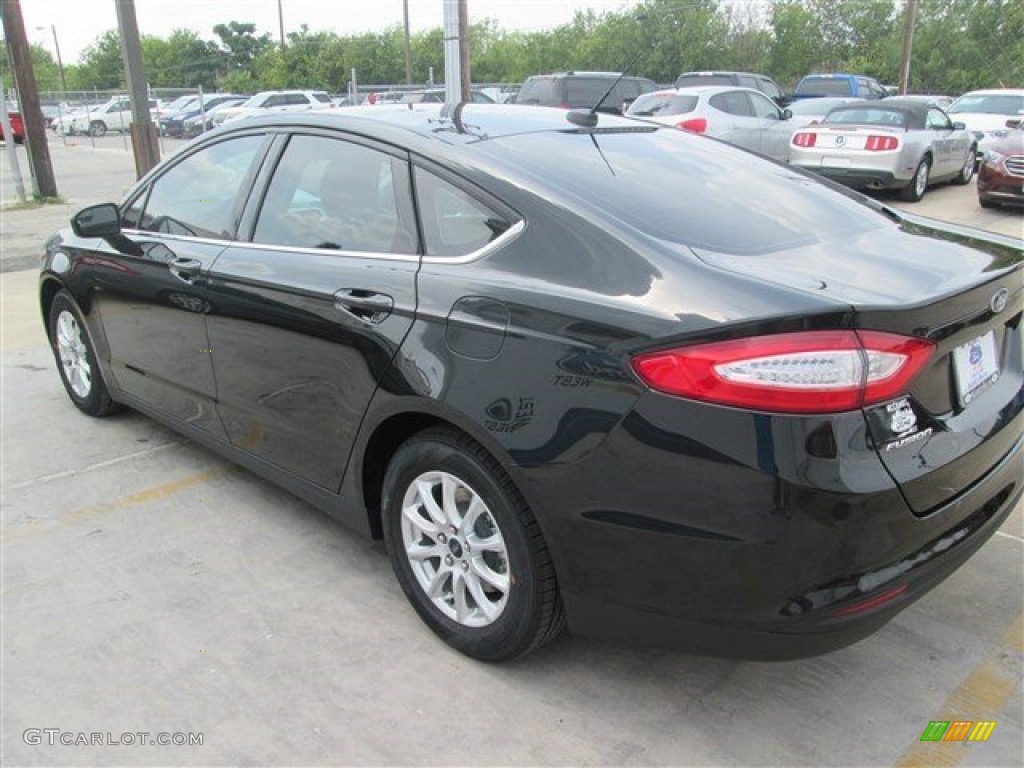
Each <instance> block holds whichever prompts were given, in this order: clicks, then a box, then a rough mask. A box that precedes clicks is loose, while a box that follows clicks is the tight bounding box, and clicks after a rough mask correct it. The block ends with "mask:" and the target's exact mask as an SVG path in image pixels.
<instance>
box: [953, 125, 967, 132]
mask: <svg viewBox="0 0 1024 768" xmlns="http://www.w3.org/2000/svg"><path fill="white" fill-rule="evenodd" d="M966 129H967V126H966V125H965V124H964V123H953V130H954V131H964V130H966Z"/></svg>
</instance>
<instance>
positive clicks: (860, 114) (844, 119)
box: [822, 107, 907, 128]
mask: <svg viewBox="0 0 1024 768" xmlns="http://www.w3.org/2000/svg"><path fill="white" fill-rule="evenodd" d="M822 122H823V123H856V124H858V125H885V126H888V127H891V128H905V127H906V126H907V115H906V113H904V112H900V111H898V110H895V109H874V108H864V107H861V108H859V109H858V108H850V109H846V108H839V109H833V110H832V111H831V112H829V113H828V114H827V115H825V119H824V120H822Z"/></svg>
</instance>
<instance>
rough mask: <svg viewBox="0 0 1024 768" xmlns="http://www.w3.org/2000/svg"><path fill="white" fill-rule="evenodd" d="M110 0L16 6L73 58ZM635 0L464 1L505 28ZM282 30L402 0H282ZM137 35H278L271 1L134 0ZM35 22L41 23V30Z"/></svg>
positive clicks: (553, 22) (369, 20)
mask: <svg viewBox="0 0 1024 768" xmlns="http://www.w3.org/2000/svg"><path fill="white" fill-rule="evenodd" d="M115 1H116V0H22V1H21V12H22V15H23V16H24V18H25V28H26V30H27V32H28V36H29V41H30V42H33V43H39V44H41V45H43V46H44V47H45V48H46V49H47V50H49V51H50V52H51V53H53V35H52V33H51V31H50V26H51V25H53V26H55V27H56V29H57V39H58V41H59V43H60V52H61V57H62V58H63V59H64V63H65V64H75V63H77V62H78V58H79V55H80V54H81V53H82V51H83V50H84V49H85V48H86V46H88V45H89V44H90V43H92V42H93V41H94V40H95V39H96V37H97V36H98V35H101V34H102V33H103V32H105V31H106V30H108V29H115V28H116V27H117V12H116V11H115V10H114V3H115ZM636 2H637V0H468V7H469V18H470V21H471V22H472V21H477V20H482V19H485V18H490V19H495V20H496V21H497V22H498V23H499V24H500V25H501V26H502V27H504V28H505V29H519V30H539V29H549V28H551V27H555V26H558V25H559V24H563V23H565V22H567V21H570V20H571V19H572V17H573V14H574V13H575V11H576V10H587V9H591V10H593V11H594V12H595V13H604V12H605V11H618V10H622V9H623V8H626V7H629V6H632V5H635V4H636ZM281 5H282V7H283V8H284V28H285V34H287V33H288V32H290V31H293V30H298V29H299V26H300V25H302V24H306V25H308V26H309V28H310V29H311V30H333V31H334V32H337V33H338V34H340V35H348V34H352V33H358V32H367V31H376V30H380V29H383V28H384V27H387V26H390V25H392V24H401V23H402V0H281ZM443 8H444V3H443V0H409V23H410V26H411V27H412V29H413V32H417V31H420V30H425V29H431V28H433V27H440V26H441V25H442V20H443V14H444V10H443ZM135 15H136V18H137V19H138V22H139V31H140V32H141V33H142V34H143V35H156V36H158V37H166V36H167V35H169V34H170V33H171V32H172V31H173V30H175V29H181V28H184V29H191V30H193V31H195V32H196V33H198V34H199V36H200V37H202V38H203V39H215V36H214V34H213V27H214V25H215V24H220V23H222V22H228V21H249V22H253V23H255V24H256V30H257V32H258V33H262V32H269V33H271V35H272V36H273V37H274V39H275V40H276V39H277V37H278V23H277V0H135ZM37 27H43V29H42V30H39V29H37Z"/></svg>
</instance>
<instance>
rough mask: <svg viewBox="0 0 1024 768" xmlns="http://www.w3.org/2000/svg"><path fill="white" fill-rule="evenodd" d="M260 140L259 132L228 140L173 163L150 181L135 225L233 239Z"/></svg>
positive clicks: (189, 234)
mask: <svg viewBox="0 0 1024 768" xmlns="http://www.w3.org/2000/svg"><path fill="white" fill-rule="evenodd" d="M262 143H263V136H259V135H250V136H242V137H239V138H235V139H228V140H227V141H221V142H218V143H216V144H212V145H209V146H207V147H204V148H203V149H201V150H199V151H198V152H196V153H194V154H192V155H189V156H188V157H186V158H185V159H184V160H182V161H181V162H179V163H177V164H175V165H173V166H172V167H171V168H170V169H169V170H168V171H167V172H166V173H164V174H163V175H161V176H160V178H158V179H157V180H156V181H155V182H154V183H153V187H152V191H151V192H150V194H149V201H148V202H147V203H146V209H145V212H144V213H143V215H142V219H141V221H140V222H139V229H142V230H146V231H149V232H163V233H166V234H171V235H185V236H191V237H204V238H214V239H221V240H230V239H232V238H233V237H234V234H235V224H236V219H237V214H238V201H239V192H240V191H241V189H242V183H243V182H244V181H245V179H246V178H247V175H248V172H249V169H250V167H251V166H252V163H253V160H254V159H255V158H256V155H257V153H258V152H259V149H260V145H261V144H262Z"/></svg>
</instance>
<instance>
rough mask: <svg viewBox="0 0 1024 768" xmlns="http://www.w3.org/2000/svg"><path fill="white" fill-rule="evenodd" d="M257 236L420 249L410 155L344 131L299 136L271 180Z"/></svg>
mask: <svg viewBox="0 0 1024 768" xmlns="http://www.w3.org/2000/svg"><path fill="white" fill-rule="evenodd" d="M253 240H254V241H255V242H257V243H263V244H267V245H283V246H289V247H294V248H321V249H330V250H344V251H360V252H368V253H398V254H415V253H416V252H417V250H418V248H417V245H418V243H417V237H416V226H415V214H414V213H413V208H412V194H411V191H410V188H409V170H408V163H406V162H405V161H404V160H400V159H399V158H397V157H395V156H393V155H391V154H388V153H386V152H382V151H379V150H377V149H374V148H371V147H367V146H364V145H362V144H356V143H353V142H351V141H346V140H343V139H335V138H329V137H326V136H303V135H299V136H293V137H292V138H291V140H290V141H289V142H288V146H287V147H286V148H285V151H284V154H283V155H282V156H281V160H280V162H279V163H278V164H277V168H276V169H275V171H274V176H273V178H272V179H271V182H270V185H269V187H268V188H267V193H266V195H265V197H264V199H263V204H262V206H261V208H260V213H259V218H258V219H257V222H256V230H255V232H254V234H253Z"/></svg>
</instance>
